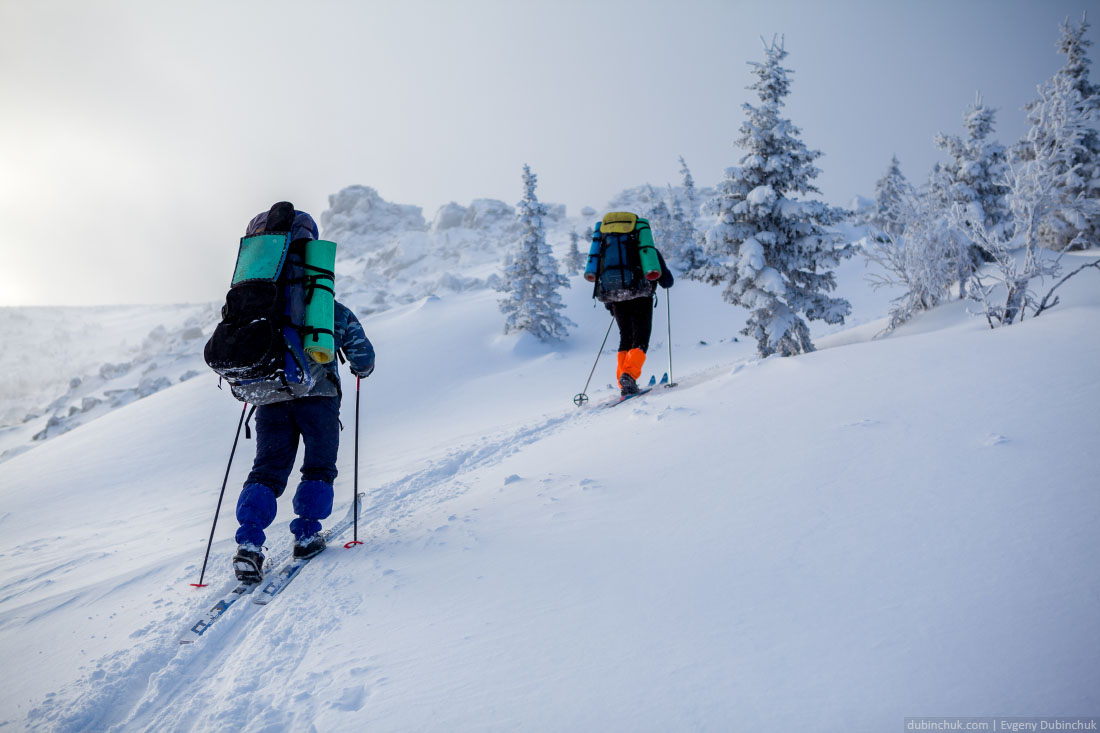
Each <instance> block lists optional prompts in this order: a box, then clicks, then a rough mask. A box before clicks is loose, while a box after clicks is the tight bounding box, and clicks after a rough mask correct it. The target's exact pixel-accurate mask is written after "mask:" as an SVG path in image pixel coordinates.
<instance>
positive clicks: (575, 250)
mask: <svg viewBox="0 0 1100 733" xmlns="http://www.w3.org/2000/svg"><path fill="white" fill-rule="evenodd" d="M579 241H580V235H579V234H577V230H576V229H573V230H572V231H570V232H569V252H568V253H566V255H565V271H566V272H567V273H569V274H570V275H576V274H579V273H581V272H583V271H584V266H585V264H586V261H587V259H588V257H587V255H586V254H585V253H583V252H581V250H580V245H579Z"/></svg>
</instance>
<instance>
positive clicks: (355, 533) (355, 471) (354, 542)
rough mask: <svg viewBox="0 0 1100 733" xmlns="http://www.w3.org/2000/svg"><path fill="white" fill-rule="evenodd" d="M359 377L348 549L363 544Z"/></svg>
mask: <svg viewBox="0 0 1100 733" xmlns="http://www.w3.org/2000/svg"><path fill="white" fill-rule="evenodd" d="M362 381H363V380H362V378H361V377H356V378H355V465H354V466H353V467H352V476H353V477H354V478H353V479H352V485H353V486H354V488H353V489H352V490H353V491H354V492H355V495H354V496H353V497H352V502H353V503H354V504H355V506H353V507H352V511H353V512H355V517H354V520H353V522H354V530H353V531H352V536H351V542H348V543H346V544H345V545H344V549H345V550H350V549H351V548H352V547H355V546H356V545H361V544H363V543H362V542H360V541H359V383H360V382H362Z"/></svg>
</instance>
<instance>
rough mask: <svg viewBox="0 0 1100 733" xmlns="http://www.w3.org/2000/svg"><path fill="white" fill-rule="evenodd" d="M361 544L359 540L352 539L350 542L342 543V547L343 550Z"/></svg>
mask: <svg viewBox="0 0 1100 733" xmlns="http://www.w3.org/2000/svg"><path fill="white" fill-rule="evenodd" d="M361 544H363V543H362V542H360V541H359V540H352V541H351V542H349V543H347V544H346V545H344V549H345V550H350V549H351V548H353V547H355V546H356V545H361Z"/></svg>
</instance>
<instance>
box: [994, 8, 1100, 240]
mask: <svg viewBox="0 0 1100 733" xmlns="http://www.w3.org/2000/svg"><path fill="white" fill-rule="evenodd" d="M1088 27H1089V24H1088V22H1087V20H1086V19H1085V18H1082V19H1081V22H1080V23H1076V24H1075V23H1071V22H1069V19H1068V18H1067V19H1066V21H1065V22H1063V23H1062V25H1061V31H1062V36H1061V38H1060V39H1059V40H1058V51H1059V52H1060V53H1062V54H1064V55H1065V56H1066V63H1065V65H1064V66H1062V68H1061V69H1059V70H1058V72H1057V73H1055V75H1054V76H1053V77H1051V78H1050V79H1049V80H1047V81H1046V82H1044V83H1043V84H1041V85H1039V98H1038V99H1036V100H1035V101H1033V102H1031V103H1030V104H1028V105H1027V107H1026V109H1027V113H1028V114H1027V118H1028V122H1029V124H1030V127H1029V129H1028V132H1027V135H1026V137H1025V138H1024V139H1023V140H1021V141H1020V144H1019V145H1018V146H1017V148H1016V151H1015V152H1016V155H1017V158H1018V159H1019V161H1020V162H1021V163H1029V162H1032V161H1034V160H1037V159H1039V158H1040V157H1041V158H1042V159H1044V160H1045V161H1046V165H1048V166H1049V167H1050V169H1051V170H1050V172H1049V174H1047V175H1046V176H1045V177H1046V179H1047V180H1048V181H1049V182H1050V183H1051V185H1053V186H1055V187H1056V188H1057V191H1058V198H1059V199H1060V200H1061V201H1062V202H1064V205H1061V206H1054V207H1053V208H1052V210H1051V211H1050V212H1048V214H1047V215H1046V218H1045V220H1044V221H1042V222H1040V224H1039V235H1038V236H1039V241H1040V243H1041V244H1042V246H1044V247H1048V248H1050V249H1055V250H1063V249H1066V248H1067V247H1070V248H1082V249H1083V248H1089V247H1096V246H1100V216H1097V215H1082V213H1081V211H1080V207H1079V206H1078V205H1077V202H1078V201H1079V200H1081V199H1086V200H1093V201H1095V200H1096V199H1097V198H1100V132H1098V130H1097V120H1098V119H1100V86H1098V85H1096V84H1093V83H1092V82H1090V81H1089V65H1090V64H1091V63H1092V62H1091V61H1090V60H1089V58H1088V55H1087V52H1088V47H1089V46H1090V45H1092V41H1090V40H1088V39H1087V38H1085V32H1086V31H1087V30H1088ZM1082 217H1083V218H1082Z"/></svg>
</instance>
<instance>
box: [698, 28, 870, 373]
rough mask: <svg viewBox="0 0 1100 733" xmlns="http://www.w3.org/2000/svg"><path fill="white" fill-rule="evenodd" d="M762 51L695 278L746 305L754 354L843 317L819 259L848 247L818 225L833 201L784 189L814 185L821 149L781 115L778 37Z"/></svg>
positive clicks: (846, 252) (798, 345)
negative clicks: (739, 154) (721, 286)
mask: <svg viewBox="0 0 1100 733" xmlns="http://www.w3.org/2000/svg"><path fill="white" fill-rule="evenodd" d="M764 52H765V61H764V62H763V63H755V62H750V65H751V66H752V67H753V74H754V75H755V76H756V82H755V83H754V84H752V85H751V86H750V87H749V89H752V90H754V91H756V92H757V94H758V95H759V97H760V104H759V105H757V106H753V105H750V104H745V105H744V109H745V111H746V112H747V119H746V120H745V122H744V123H743V124H742V125H741V129H740V132H741V137H740V139H738V141H737V144H738V146H739V147H741V148H742V149H743V150H745V151H747V152H746V153H745V155H744V157H743V158H741V161H740V162H741V166H740V167H734V168H729V169H727V171H726V177H725V179H724V180H723V181H722V182H721V184H720V185H719V187H718V195H717V196H716V197H715V199H714V200H713V201H712V202H711V204H710V205H711V206H712V211H713V213H714V214H716V216H717V221H716V223H715V225H714V226H713V227H712V228H711V229H710V231H708V232H707V234H706V243H705V246H704V254H705V256H706V258H707V259H708V260H709V261H708V262H707V263H706V264H705V265H704V266H703V272H702V273H701V275H702V279H704V280H705V281H707V282H710V283H712V284H718V283H725V284H726V287H725V290H724V292H723V296H724V297H725V299H726V301H727V302H729V303H732V304H734V305H740V306H743V307H745V308H748V309H749V310H750V311H751V315H750V316H749V319H748V323H747V324H746V327H745V329H744V330H743V331H742V333H744V334H745V335H747V336H752V337H753V338H755V339H756V343H757V352H758V353H759V354H760V355H761V356H768V355H770V354H773V353H778V354H781V355H783V356H789V355H793V354H799V353H803V352H807V351H813V348H814V346H813V343H812V342H811V340H810V330H809V327H808V326H807V325H806V321H805V320H803V318H802V317H801V316H800V315H799V314H803V315H805V317H806V318H807V319H809V320H818V319H820V320H824V321H825V322H826V323H843V322H844V317H845V316H847V315H848V314H849V313H850V312H851V305H850V304H849V303H848V301H846V300H844V299H842V298H832V297H829V296H828V295H827V293H829V292H831V291H832V290H835V289H836V275H835V274H834V273H833V272H832V271H831V270H830V269H829V268H830V267H835V266H837V265H838V264H839V262H840V260H841V258H844V257H849V256H851V254H852V253H853V250H852V247H851V246H850V245H847V244H842V240H841V238H840V236H839V235H838V234H835V233H834V232H831V231H829V230H828V229H827V228H826V227H828V226H829V225H831V224H835V223H836V222H838V221H839V220H840V219H841V217H842V212H841V210H840V209H838V208H836V207H831V206H827V205H826V204H824V203H822V202H820V201H813V200H805V201H801V200H795V199H793V198H791V196H792V195H803V196H804V195H806V194H810V193H819V191H818V189H817V188H816V187H815V186H814V185H813V184H812V183H811V181H812V180H813V179H814V178H815V177H816V176H817V175H818V173H819V172H820V171H819V170H818V169H817V168H816V167H815V166H814V161H815V160H816V159H817V158H818V157H820V155H821V152H820V151H816V150H809V149H808V148H807V147H806V145H805V144H804V143H803V142H802V141H801V140H800V139H799V137H798V136H799V134H800V133H801V130H799V129H798V128H797V127H795V126H794V125H793V124H792V123H791V122H790V120H787V119H784V118H783V117H782V116H781V111H782V106H783V100H784V98H785V97H786V96H787V95H788V94H789V93H790V81H789V80H788V78H787V74H788V73H790V70H789V69H786V68H784V67H783V66H782V65H781V64H782V61H783V59H784V58H786V56H787V51H786V50H785V48H784V47H783V43H782V41H780V42H778V43H777V42H776V41H775V39H773V40H772V42H771V43H770V44H768V43H766V42H765V44H764Z"/></svg>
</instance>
